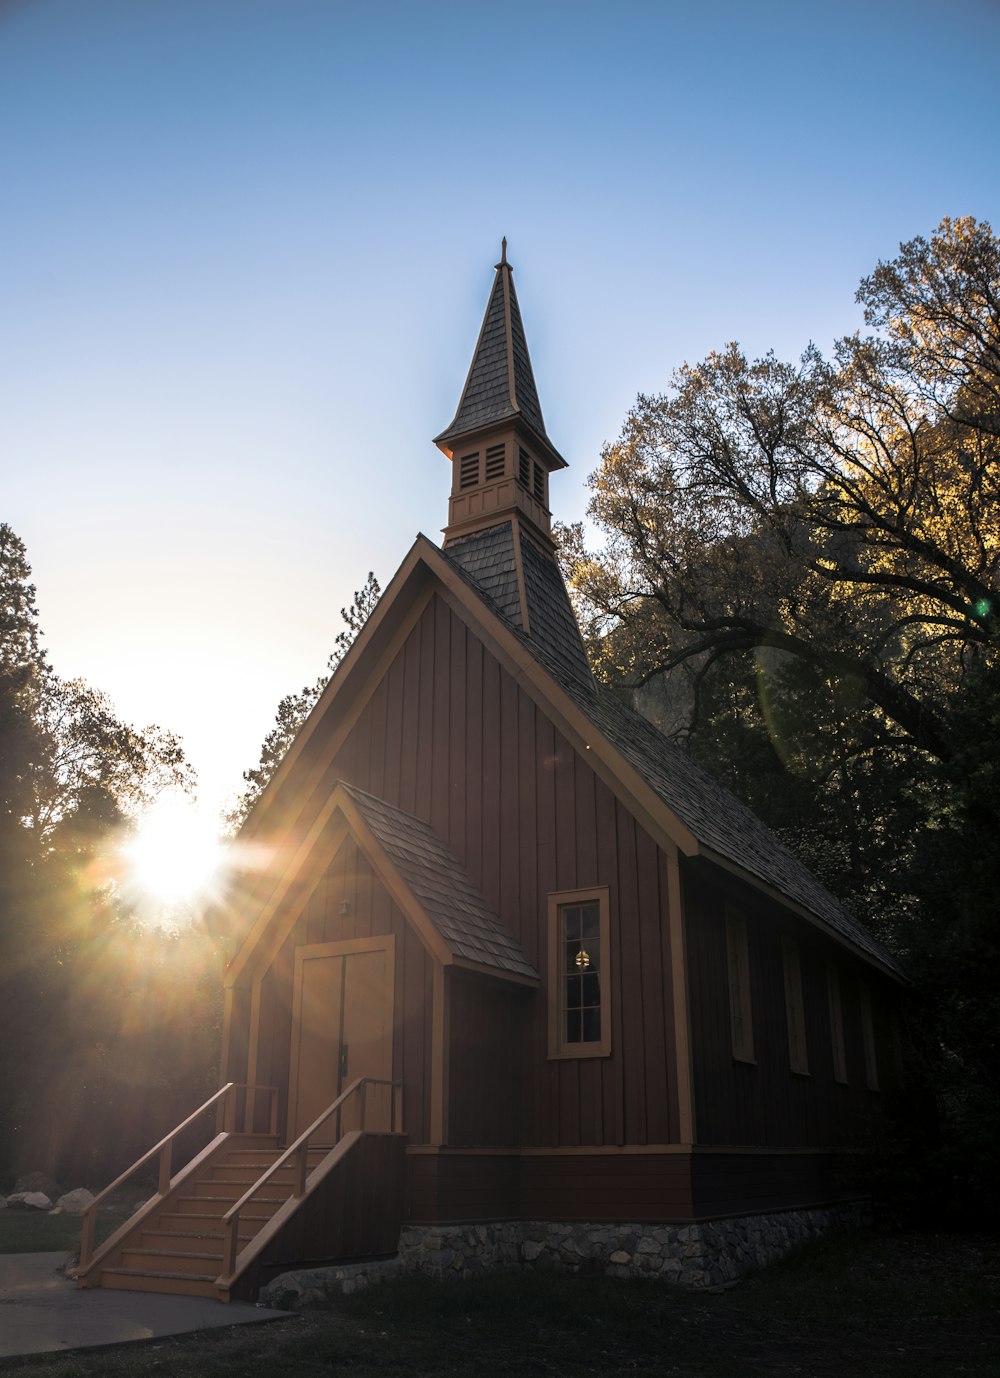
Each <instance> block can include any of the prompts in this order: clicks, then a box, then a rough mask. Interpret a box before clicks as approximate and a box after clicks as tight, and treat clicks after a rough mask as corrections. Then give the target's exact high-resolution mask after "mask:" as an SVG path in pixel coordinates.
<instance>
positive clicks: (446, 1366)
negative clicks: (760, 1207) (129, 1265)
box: [5, 1233, 1000, 1378]
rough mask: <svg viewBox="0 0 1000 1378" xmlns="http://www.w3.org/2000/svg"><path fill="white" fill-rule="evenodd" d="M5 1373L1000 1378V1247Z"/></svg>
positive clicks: (332, 1327) (221, 1335)
mask: <svg viewBox="0 0 1000 1378" xmlns="http://www.w3.org/2000/svg"><path fill="white" fill-rule="evenodd" d="M7 1363H8V1369H7V1370H5V1371H8V1372H9V1371H12V1370H13V1369H16V1370H17V1371H18V1373H22V1372H23V1373H24V1374H25V1375H26V1378H27V1375H31V1376H32V1378H97V1376H98V1375H101V1378H133V1376H134V1375H138V1374H149V1373H162V1374H169V1375H171V1378H174V1375H176V1378H236V1376H237V1375H239V1376H240V1378H244V1376H245V1375H250V1374H256V1373H274V1374H280V1375H281V1378H319V1375H322V1376H323V1378H340V1375H343V1378H403V1376H404V1375H405V1378H438V1375H442V1376H443V1375H452V1376H453V1378H494V1376H496V1378H500V1376H501V1375H503V1376H505V1378H507V1376H510V1378H513V1376H514V1375H518V1378H520V1376H521V1375H528V1376H529V1378H531V1375H539V1378H585V1375H594V1374H599V1375H602V1376H603V1375H619V1374H620V1375H625V1374H629V1375H632V1374H638V1375H642V1374H646V1375H657V1378H661V1375H662V1378H765V1375H766V1376H767V1378H771V1376H772V1375H799V1376H800V1378H846V1376H848V1375H859V1378H860V1375H864V1378H931V1375H933V1378H1000V1246H998V1241H997V1240H996V1239H995V1238H992V1237H989V1236H982V1235H980V1236H972V1235H944V1234H938V1235H929V1234H928V1235H919V1234H911V1235H871V1234H868V1233H858V1234H852V1235H840V1236H836V1237H831V1238H829V1239H826V1240H822V1241H819V1242H817V1243H815V1244H811V1245H809V1246H807V1247H805V1248H804V1249H802V1250H800V1251H798V1252H797V1253H796V1254H795V1255H794V1256H792V1257H791V1258H790V1259H788V1260H786V1261H785V1262H784V1263H783V1264H779V1265H778V1266H776V1267H774V1268H771V1269H769V1270H768V1271H766V1272H764V1273H761V1274H760V1275H758V1276H757V1277H754V1278H751V1279H749V1280H747V1281H746V1282H744V1283H743V1284H742V1285H741V1286H739V1287H737V1288H734V1289H733V1290H731V1291H727V1292H722V1293H719V1294H715V1295H704V1294H697V1293H690V1292H683V1291H681V1290H680V1289H677V1288H672V1287H670V1286H668V1285H665V1284H662V1283H655V1282H650V1283H646V1282H612V1281H609V1280H605V1279H601V1278H585V1277H559V1276H555V1275H552V1274H545V1273H537V1272H536V1273H508V1274H501V1275H494V1276H492V1277H487V1278H482V1279H477V1280H475V1281H468V1282H461V1281H456V1282H432V1281H429V1280H427V1279H422V1278H410V1279H406V1280H403V1281H400V1282H393V1283H388V1284H385V1285H383V1286H380V1287H375V1288H372V1289H370V1290H369V1291H367V1292H364V1293H360V1294H358V1295H357V1296H354V1297H349V1298H345V1299H343V1300H342V1301H340V1302H338V1303H337V1304H336V1305H335V1306H331V1307H330V1308H329V1309H328V1310H323V1311H311V1312H308V1313H305V1314H304V1315H302V1316H296V1317H293V1318H291V1319H289V1320H288V1321H282V1322H280V1323H277V1324H274V1325H261V1326H245V1327H234V1328H233V1329H232V1330H217V1331H209V1332H205V1333H203V1334H200V1335H189V1336H183V1337H179V1338H177V1339H171V1340H156V1341H150V1342H148V1343H145V1344H142V1345H124V1346H119V1347H116V1348H114V1349H108V1350H103V1351H100V1352H98V1351H89V1352H88V1351H86V1350H82V1351H78V1352H77V1353H76V1354H73V1355H65V1356H60V1357H50V1356H45V1355H39V1356H36V1357H28V1358H25V1359H22V1360H8V1361H7Z"/></svg>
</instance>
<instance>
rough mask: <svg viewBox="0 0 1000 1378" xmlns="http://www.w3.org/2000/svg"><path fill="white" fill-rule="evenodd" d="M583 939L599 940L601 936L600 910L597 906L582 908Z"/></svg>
mask: <svg viewBox="0 0 1000 1378" xmlns="http://www.w3.org/2000/svg"><path fill="white" fill-rule="evenodd" d="M581 922H582V925H583V937H584V938H588V939H590V938H599V937H600V936H601V908H600V905H597V904H587V905H584V907H583V914H582V920H581Z"/></svg>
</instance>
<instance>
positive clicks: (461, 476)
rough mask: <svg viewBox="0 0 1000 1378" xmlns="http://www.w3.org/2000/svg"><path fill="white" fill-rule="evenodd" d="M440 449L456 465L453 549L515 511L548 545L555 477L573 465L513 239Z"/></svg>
mask: <svg viewBox="0 0 1000 1378" xmlns="http://www.w3.org/2000/svg"><path fill="white" fill-rule="evenodd" d="M434 443H435V445H437V446H438V448H439V449H440V450H442V451H443V452H444V454H445V455H446V456H447V457H448V459H450V460H451V461H452V465H453V478H452V489H451V501H450V503H449V507H448V525H447V526H446V528H445V532H444V535H445V545H447V544H448V543H449V541H450V540H452V539H454V538H456V537H459V536H466V535H468V534H469V533H470V532H472V531H476V530H480V529H482V528H484V527H487V526H492V525H495V524H496V523H497V522H498V521H502V520H504V519H505V518H509V517H511V516H513V515H514V514H515V513H517V514H519V515H520V516H521V517H522V518H524V519H526V520H527V522H528V523H529V524H530V525H531V527H533V528H534V530H535V531H536V532H537V533H538V534H539V535H540V536H541V537H542V539H543V541H545V542H546V543H547V542H548V535H549V528H550V519H549V505H548V486H549V484H548V480H549V474H550V473H551V472H552V471H553V470H554V469H563V468H565V467H566V461H565V460H564V459H563V457H562V455H561V454H560V453H559V452H558V450H557V449H556V448H555V446H554V445H553V444H552V442H551V441H550V440H549V438H548V435H547V434H546V431H545V422H544V420H543V419H542V408H541V406H540V404H539V401H538V391H537V389H536V387H535V377H534V374H533V372H532V369H531V359H530V357H529V355H528V345H527V341H526V340H525V337H524V326H523V324H522V322H521V311H520V307H519V306H518V304H517V293H516V292H515V291H514V279H513V276H512V270H511V265H510V264H509V263H508V262H507V240H506V239H504V240H503V241H502V245H501V253H500V262H499V263H498V264H496V276H495V278H494V280H493V290H492V292H491V293H490V299H489V302H488V304H487V307H486V314H485V316H484V317H483V324H482V328H481V329H480V331H479V339H478V340H477V341H476V348H475V351H474V353H473V356H472V363H471V365H470V367H469V373H468V377H467V378H466V380H465V387H464V388H463V389H462V396H461V398H460V399H459V403H458V410H457V411H456V412H455V417H454V420H453V421H452V422H451V425H450V426H448V427H447V428H446V429H445V430H443V431H442V432H441V434H440V435H438V436H435V438H434Z"/></svg>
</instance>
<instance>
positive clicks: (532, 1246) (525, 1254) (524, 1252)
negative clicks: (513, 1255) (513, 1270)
mask: <svg viewBox="0 0 1000 1378" xmlns="http://www.w3.org/2000/svg"><path fill="white" fill-rule="evenodd" d="M544 1252H545V1245H544V1244H541V1243H539V1241H538V1240H536V1239H526V1240H525V1241H524V1243H523V1244H522V1245H521V1257H522V1258H523V1259H524V1260H525V1262H526V1263H534V1261H535V1259H536V1258H538V1257H539V1255H540V1254H543V1253H544Z"/></svg>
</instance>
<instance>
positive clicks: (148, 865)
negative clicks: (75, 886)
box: [122, 796, 224, 906]
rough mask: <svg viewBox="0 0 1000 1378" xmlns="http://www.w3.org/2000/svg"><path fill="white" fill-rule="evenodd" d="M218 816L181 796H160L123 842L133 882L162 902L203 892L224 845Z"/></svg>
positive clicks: (214, 874)
mask: <svg viewBox="0 0 1000 1378" xmlns="http://www.w3.org/2000/svg"><path fill="white" fill-rule="evenodd" d="M216 834H217V825H216V823H215V820H214V819H213V818H212V817H211V816H210V815H207V814H205V813H203V812H202V811H201V810H200V809H199V808H198V807H197V805H196V804H194V803H192V801H191V800H190V799H187V798H184V797H183V796H170V797H168V798H164V799H160V800H157V802H156V803H155V804H153V805H152V807H151V808H149V809H147V811H146V812H145V813H144V814H143V815H142V817H141V818H140V820H139V822H138V824H137V825H136V830H135V832H134V833H133V834H132V836H131V837H130V838H129V840H128V841H127V842H126V843H125V845H124V846H123V847H122V853H123V855H124V858H125V861H126V864H127V867H128V871H129V877H128V879H129V884H130V887H131V888H134V889H135V890H136V891H137V892H138V893H139V894H140V895H141V896H142V897H143V898H144V899H146V900H147V901H151V902H153V903H157V904H161V905H164V906H173V905H181V904H186V903H191V902H193V901H195V900H197V899H199V898H201V897H205V896H207V895H208V893H209V892H210V891H211V889H212V888H213V882H215V881H216V880H217V878H218V876H219V873H220V871H221V867H222V862H223V856H224V848H223V847H222V845H221V844H220V842H219V840H218V837H217V835H216Z"/></svg>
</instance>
